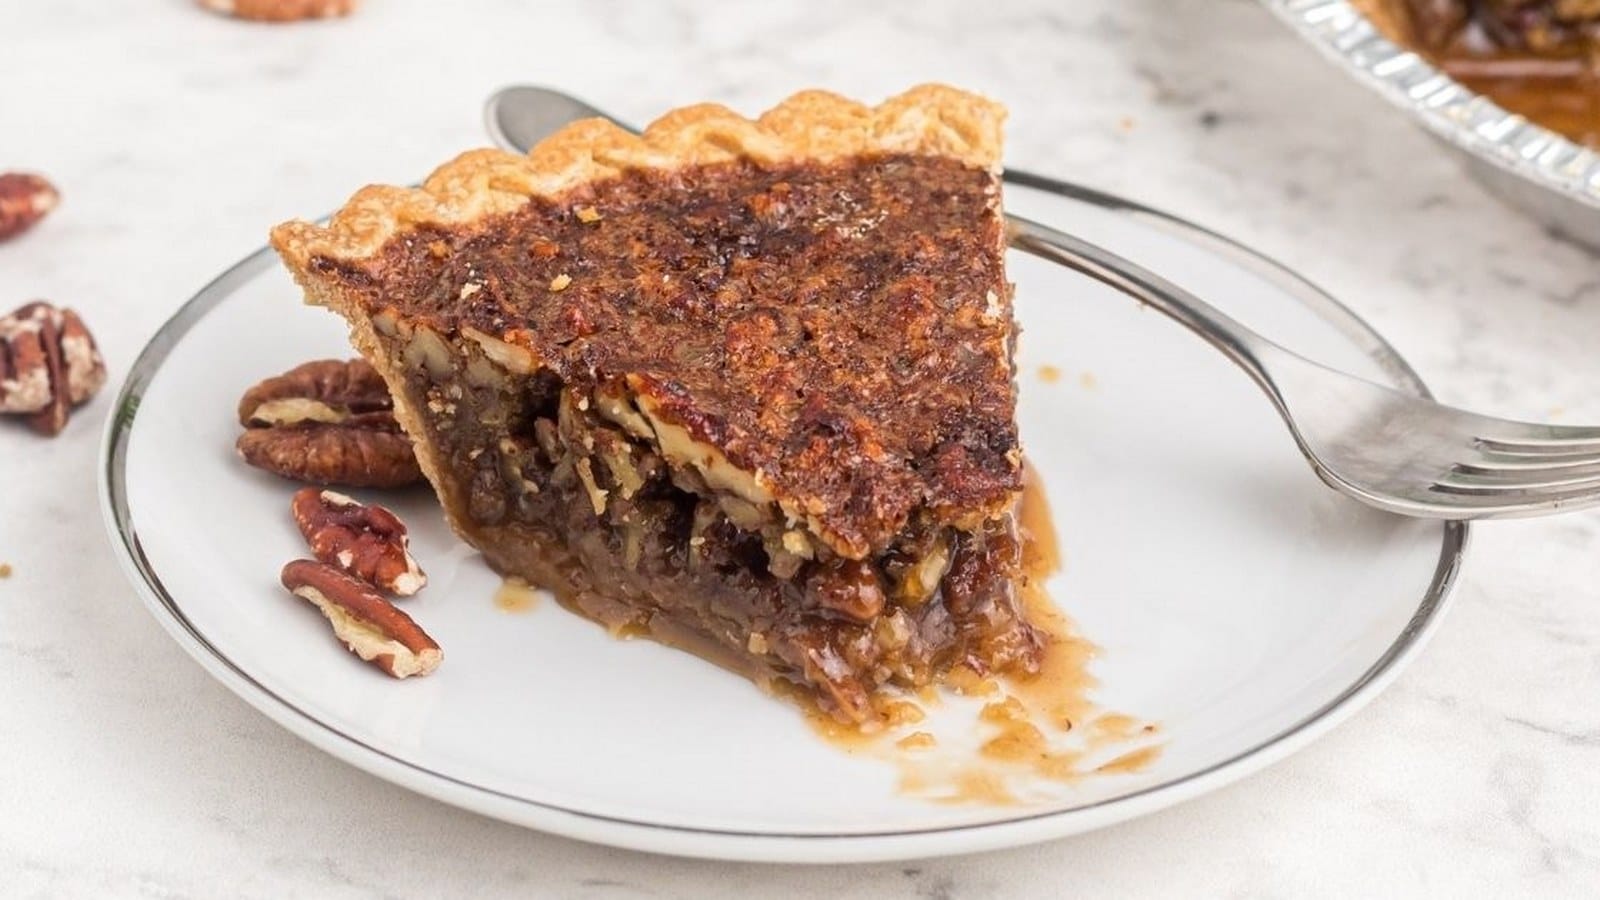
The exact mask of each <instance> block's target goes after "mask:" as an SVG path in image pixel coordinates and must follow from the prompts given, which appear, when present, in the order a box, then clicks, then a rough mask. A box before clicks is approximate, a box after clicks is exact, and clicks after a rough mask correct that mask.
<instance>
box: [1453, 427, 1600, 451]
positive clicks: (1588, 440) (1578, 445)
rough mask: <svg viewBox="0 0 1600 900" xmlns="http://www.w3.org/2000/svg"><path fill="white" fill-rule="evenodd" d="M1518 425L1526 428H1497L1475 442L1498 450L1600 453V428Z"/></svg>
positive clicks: (1489, 448)
mask: <svg viewBox="0 0 1600 900" xmlns="http://www.w3.org/2000/svg"><path fill="white" fill-rule="evenodd" d="M1506 424H1507V425H1510V424H1511V423H1509V422H1508V423H1506ZM1521 427H1522V428H1523V429H1525V430H1524V431H1523V432H1522V433H1520V434H1517V433H1512V432H1500V429H1499V428H1496V429H1495V430H1496V431H1497V432H1500V433H1498V434H1494V435H1485V436H1481V437H1479V438H1478V439H1477V441H1476V443H1477V444H1478V446H1479V447H1482V448H1483V449H1485V450H1490V451H1495V452H1501V453H1522V454H1535V453H1541V454H1543V453H1576V452H1594V453H1600V428H1590V427H1577V426H1571V425H1531V424H1529V425H1523V426H1521Z"/></svg>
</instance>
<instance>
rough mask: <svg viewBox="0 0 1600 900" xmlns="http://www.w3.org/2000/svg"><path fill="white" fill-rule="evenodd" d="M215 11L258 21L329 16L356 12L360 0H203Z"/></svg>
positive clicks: (206, 6)
mask: <svg viewBox="0 0 1600 900" xmlns="http://www.w3.org/2000/svg"><path fill="white" fill-rule="evenodd" d="M200 5H201V6H203V7H205V8H206V9H209V10H211V11H213V12H219V13H222V14H223V15H227V16H233V17H234V18H236V19H250V20H252V21H255V22H298V21H300V20H301V19H328V18H332V17H334V16H348V15H349V14H351V13H353V12H355V10H356V6H357V5H358V0H200Z"/></svg>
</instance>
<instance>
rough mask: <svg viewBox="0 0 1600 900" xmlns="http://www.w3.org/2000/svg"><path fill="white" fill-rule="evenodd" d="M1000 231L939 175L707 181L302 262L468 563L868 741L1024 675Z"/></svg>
mask: <svg viewBox="0 0 1600 900" xmlns="http://www.w3.org/2000/svg"><path fill="white" fill-rule="evenodd" d="M999 228H1000V223H999V216H998V197H997V192H996V186H995V179H994V178H993V175H992V174H991V173H989V172H987V171H983V170H980V169H976V168H973V167H970V166H965V165H963V164H961V163H958V162H955V161H951V160H946V159H941V158H936V157H920V156H892V155H890V156H881V157H872V158H865V159H852V160H849V161H847V162H844V163H835V164H829V165H822V164H818V163H814V162H812V163H791V164H787V165H785V166H778V167H773V166H767V167H761V166H757V165H755V164H753V163H749V162H735V163H719V164H716V165H711V166H702V167H698V168H695V167H689V168H685V169H678V170H674V171H672V172H669V173H646V172H631V173H627V174H624V175H622V176H620V177H619V178H616V179H613V180H611V181H609V182H605V183H601V184H598V185H597V184H589V185H584V186H580V187H577V188H575V189H574V190H573V192H572V194H571V196H564V197H562V198H561V199H560V202H553V201H547V200H540V199H534V200H531V201H529V203H528V204H527V205H526V207H525V208H523V209H521V210H519V211H517V212H513V213H508V214H504V215H501V216H498V217H493V218H489V219H487V220H485V221H480V222H476V223H474V224H472V225H471V226H463V227H461V228H456V229H449V228H443V227H438V226H426V225H418V226H417V227H415V228H414V229H412V230H408V231H406V232H403V233H402V234H400V235H398V236H396V237H394V238H392V239H391V240H390V241H389V243H388V244H387V245H386V246H385V248H384V249H383V250H382V251H381V252H379V253H378V254H376V255H375V256H373V257H372V258H370V259H365V260H358V261H347V260H338V259H331V258H325V257H314V258H313V259H312V260H311V266H310V268H311V269H312V271H313V272H315V273H316V274H317V276H318V277H319V278H323V279H327V283H328V284H331V285H333V289H335V290H339V291H343V292H345V293H346V296H349V295H352V294H353V295H354V296H355V297H356V298H357V302H356V303H355V304H353V305H354V306H356V307H358V308H359V309H361V310H362V311H364V313H365V315H366V317H367V320H366V322H364V323H363V322H356V330H357V334H358V344H362V345H363V350H364V352H367V353H368V355H369V356H376V357H377V358H374V359H373V362H374V363H375V364H376V365H377V367H378V368H379V370H380V371H382V372H383V373H384V374H385V377H386V378H387V379H388V381H389V385H390V388H391V390H392V391H393V392H394V393H395V394H396V399H397V407H398V408H399V409H400V410H401V411H402V412H404V413H405V415H403V416H402V420H403V421H405V423H406V426H407V428H408V430H410V431H412V433H413V436H414V437H416V438H417V439H418V443H419V446H420V447H422V448H424V453H425V455H426V456H425V459H424V463H425V465H424V468H425V469H428V470H429V473H430V476H431V477H432V478H433V480H434V483H435V487H436V488H437V490H438V492H439V494H440V497H441V500H442V501H443V502H444V504H445V506H446V508H447V510H448V512H449V513H450V516H451V519H452V521H453V522H454V523H455V525H456V527H457V528H458V530H460V531H461V532H462V534H463V535H464V536H465V537H466V538H467V539H468V540H469V541H471V542H472V543H473V544H475V545H476V546H477V547H478V548H479V549H480V550H482V552H483V553H484V554H485V556H486V558H487V559H488V560H489V562H490V563H491V564H492V565H493V566H494V567H495V568H496V569H498V570H500V571H501V572H504V573H506V574H513V575H518V576H521V577H524V578H527V579H528V580H529V581H531V582H533V583H536V584H539V585H542V586H544V587H547V588H550V589H552V590H553V591H554V592H555V593H556V594H557V595H558V596H559V597H561V599H562V600H563V602H565V603H566V604H567V605H568V606H570V607H572V608H574V609H576V610H578V611H580V612H581V613H583V614H584V615H586V616H588V617H590V618H593V619H595V620H597V621H599V622H601V623H603V624H605V625H607V626H609V627H611V628H612V629H613V630H616V631H619V632H624V633H633V634H645V635H649V636H652V637H655V638H657V639H660V640H662V641H664V642H667V643H671V644H674V645H678V646H683V647H686V648H688V649H691V650H694V651H696V652H698V653H700V654H702V655H704V656H707V657H709V658H711V659H713V660H716V661H718V662H721V663H723V664H724V665H727V666H729V667H731V668H734V669H736V670H738V671H741V672H743V673H745V674H747V675H750V676H751V677H753V678H755V679H757V680H758V681H762V682H766V683H770V684H773V685H774V686H782V685H789V686H793V687H798V688H799V689H800V690H801V692H802V693H803V694H804V695H806V696H808V697H810V698H811V699H813V700H814V701H815V702H816V703H817V705H818V706H819V707H821V708H822V709H823V710H825V711H827V712H828V713H830V714H831V715H833V716H835V717H836V718H838V719H840V720H842V721H846V722H852V723H868V722H871V721H873V720H874V719H876V718H878V717H880V716H882V715H884V712H883V710H884V708H885V704H884V703H883V702H881V701H884V700H886V699H887V694H885V693H884V692H882V689H883V688H885V687H887V686H890V685H895V686H900V687H907V688H914V687H918V686H921V685H925V684H928V683H930V682H931V681H934V680H937V679H938V678H940V677H941V676H942V675H944V674H945V673H947V672H948V671H950V670H951V669H952V668H955V667H962V668H966V669H971V670H973V671H976V672H978V673H983V674H987V673H991V672H1011V673H1031V672H1034V671H1037V670H1038V667H1039V664H1040V657H1041V654H1042V653H1043V648H1044V640H1043V636H1042V635H1041V634H1040V633H1039V632H1038V631H1037V630H1036V629H1035V628H1034V627H1033V626H1032V625H1030V624H1029V622H1028V621H1027V619H1026V618H1025V616H1024V613H1023V610H1022V606H1021V603H1020V600H1019V597H1018V595H1017V588H1016V586H1017V583H1018V580H1019V578H1020V575H1021V572H1020V566H1021V545H1020V543H1019V539H1018V536H1017V531H1016V527H1015V524H1014V521H1013V515H1012V510H1013V507H1014V504H1015V499H1016V496H1017V492H1018V489H1019V488H1020V478H1021V473H1020V454H1019V452H1018V448H1017V434H1016V426H1015V420H1014V409H1015V388H1014V385H1013V381H1012V377H1011V368H1010V365H1011V364H1010V353H1011V350H1012V344H1013V342H1014V334H1013V326H1012V323H1011V311H1010V302H1009V287H1008V285H1007V284H1006V282H1005V280H1004V274H1003V270H1002V268H1001V260H1000V238H999ZM351 305H352V304H349V303H345V304H343V307H344V308H346V309H348V308H349V307H350V306H351ZM363 334H365V340H364V341H363V339H362V335H363ZM419 432H420V433H419Z"/></svg>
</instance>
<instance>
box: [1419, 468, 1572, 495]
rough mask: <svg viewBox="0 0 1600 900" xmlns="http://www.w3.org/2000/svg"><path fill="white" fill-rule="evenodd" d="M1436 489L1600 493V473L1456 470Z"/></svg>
mask: <svg viewBox="0 0 1600 900" xmlns="http://www.w3.org/2000/svg"><path fill="white" fill-rule="evenodd" d="M1433 487H1434V489H1436V490H1440V491H1444V492H1445V493H1450V494H1508V493H1524V494H1548V493H1570V492H1584V491H1593V492H1600V472H1579V473H1560V472H1548V471H1546V472H1542V473H1534V472H1523V473H1520V474H1519V475H1516V476H1509V475H1506V476H1502V475H1484V474H1480V473H1474V472H1462V471H1459V470H1458V471H1454V472H1450V473H1448V474H1446V475H1444V476H1443V477H1441V478H1439V479H1437V480H1435V481H1434V483H1433Z"/></svg>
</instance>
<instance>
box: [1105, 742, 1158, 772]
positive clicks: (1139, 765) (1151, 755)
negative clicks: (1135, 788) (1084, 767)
mask: <svg viewBox="0 0 1600 900" xmlns="http://www.w3.org/2000/svg"><path fill="white" fill-rule="evenodd" d="M1160 756H1161V745H1160V744H1151V745H1150V746H1148V747H1140V748H1139V749H1137V750H1130V751H1129V752H1127V753H1124V754H1122V755H1121V756H1119V757H1117V758H1116V759H1113V760H1111V761H1110V762H1108V763H1102V764H1100V765H1099V766H1097V767H1096V768H1095V771H1096V772H1100V773H1102V774H1116V773H1124V772H1140V771H1143V770H1145V769H1147V768H1149V767H1150V764H1151V763H1153V762H1155V761H1156V759H1157V758H1159V757H1160Z"/></svg>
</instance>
